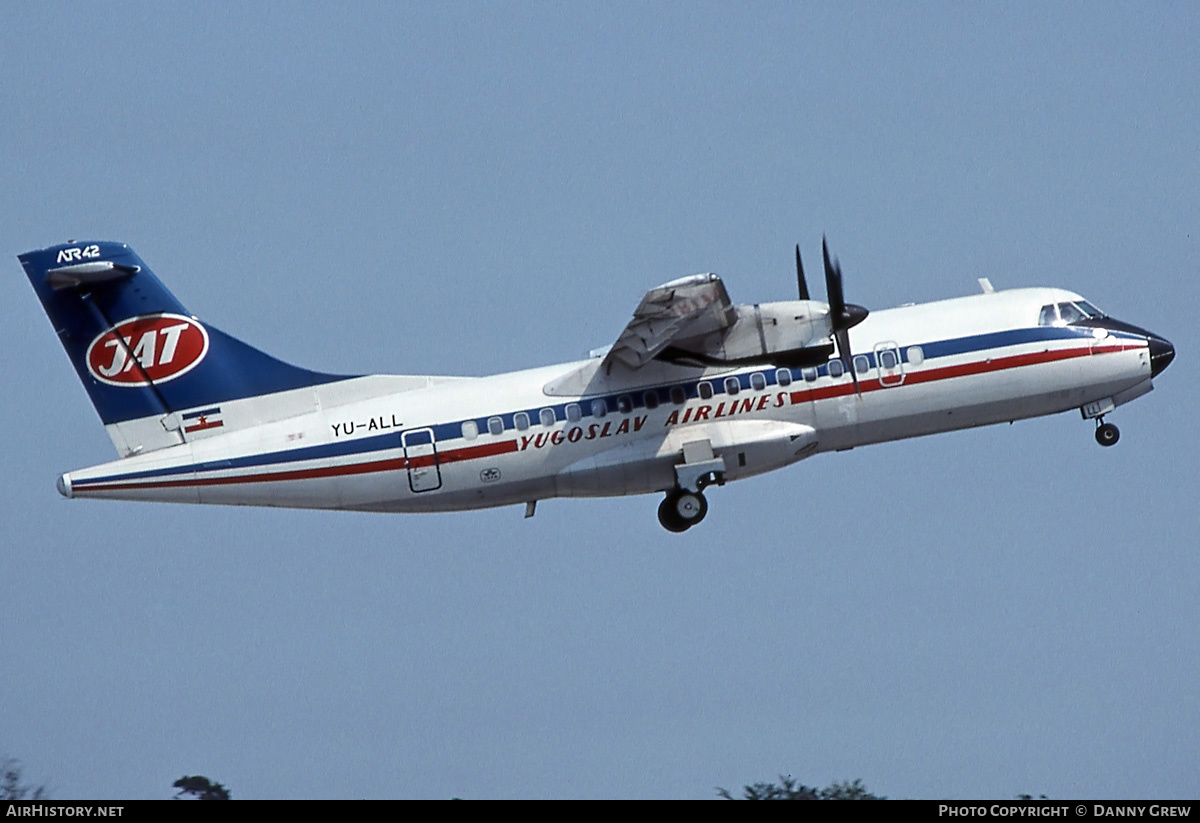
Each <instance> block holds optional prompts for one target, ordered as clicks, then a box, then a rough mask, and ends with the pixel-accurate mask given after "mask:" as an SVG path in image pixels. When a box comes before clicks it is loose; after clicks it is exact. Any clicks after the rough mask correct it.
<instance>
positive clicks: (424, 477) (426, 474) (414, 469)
mask: <svg viewBox="0 0 1200 823" xmlns="http://www.w3.org/2000/svg"><path fill="white" fill-rule="evenodd" d="M400 439H401V442H402V443H403V444H404V462H405V463H406V464H407V466H408V487H409V488H410V489H412V490H413V491H414V492H431V491H433V490H434V489H440V488H441V487H442V470H441V468H440V467H439V466H438V455H437V444H436V443H435V442H434V440H433V429H413V430H412V431H406V432H404V434H402V435H401V436H400Z"/></svg>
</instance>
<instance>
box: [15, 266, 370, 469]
mask: <svg viewBox="0 0 1200 823" xmlns="http://www.w3.org/2000/svg"><path fill="white" fill-rule="evenodd" d="M18 259H20V261H21V265H22V266H24V268H25V274H26V275H27V276H28V277H29V282H30V283H31V284H32V285H33V290H34V291H35V292H37V296H38V299H39V300H41V301H42V307H43V308H44V309H45V310H46V314H47V315H48V316H49V317H50V322H51V323H52V324H53V325H54V330H55V331H56V332H57V333H58V337H59V339H60V340H61V341H62V344H63V348H64V349H66V352H67V356H68V357H69V358H70V360H71V364H72V365H73V366H74V367H75V371H76V373H77V374H78V375H79V379H80V380H81V381H82V382H83V386H84V388H85V389H87V393H88V396H89V397H91V399H92V404H93V405H94V406H95V407H96V411H97V412H98V413H99V415H100V419H101V420H102V421H103V422H104V424H105V426H106V428H107V429H108V431H109V435H110V436H111V437H112V438H113V442H114V444H115V445H116V447H117V450H118V451H119V452H121V454H122V456H125V455H129V454H134V453H137V452H141V451H151V450H153V449H157V448H163V447H166V446H170V445H174V444H176V443H180V442H184V441H185V440H189V439H192V436H202V435H205V434H207V435H211V434H213V433H214V432H213V431H212V429H214V428H217V427H219V426H222V425H223V421H221V413H220V404H222V403H228V402H231V401H236V400H240V399H244V398H249V397H257V396H260V395H265V394H274V393H277V392H283V391H288V390H292V389H300V388H305V387H308V386H316V385H319V384H322V383H330V382H333V381H335V380H344V379H347V378H346V376H343V375H332V374H321V373H318V372H312V371H308V370H307V369H300V368H296V367H295V366H290V365H288V364H287V363H283V362H281V361H279V360H276V359H275V358H273V357H270V356H269V355H266V354H264V353H263V352H261V351H259V350H258V349H255V348H252V347H251V346H248V345H246V344H245V343H243V342H241V341H240V340H237V339H236V338H233V337H230V336H229V335H227V334H225V333H224V332H222V331H220V330H219V329H217V328H214V327H213V326H210V325H206V324H202V323H201V322H200V321H199V320H197V319H196V318H195V317H193V316H192V315H190V314H189V313H188V311H187V310H186V309H185V308H184V307H183V305H182V304H180V302H179V301H178V300H176V299H175V297H174V295H172V294H171V293H170V292H169V291H167V289H166V288H165V287H164V286H163V284H162V283H161V282H159V279H158V278H157V277H155V276H154V272H152V271H151V270H150V268H149V267H148V266H147V265H146V264H145V263H144V262H142V259H141V258H140V257H138V256H137V254H135V253H134V251H133V250H132V249H131V248H129V246H127V245H125V244H124V243H110V242H99V243H97V242H86V243H76V242H71V243H66V244H63V245H59V246H51V247H50V248H47V249H42V250H40V251H31V252H27V253H25V254H22V255H20V257H19V258H18ZM214 408H215V411H214ZM205 412H208V413H207V414H205Z"/></svg>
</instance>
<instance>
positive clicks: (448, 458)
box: [72, 440, 517, 494]
mask: <svg viewBox="0 0 1200 823" xmlns="http://www.w3.org/2000/svg"><path fill="white" fill-rule="evenodd" d="M516 450H517V441H516V440H504V441H501V442H499V443H487V444H484V445H481V446H468V447H466V448H461V449H449V450H447V451H444V452H440V453H439V454H438V462H439V463H456V462H459V461H462V460H476V459H478V458H481V457H492V456H494V455H497V454H506V453H507V452H515V451H516ZM421 464H424V465H430V466H432V465H433V455H429V456H428V457H423V458H415V459H414V460H413V461H412V465H413V467H414V468H416V467H417V466H418V465H421ZM406 468H408V463H407V462H406V461H405V459H404V458H403V457H396V458H392V459H390V460H373V461H371V462H369V463H352V464H349V465H345V466H322V467H320V468H315V469H293V470H292V471H282V472H260V473H259V474H242V475H238V476H236V477H197V478H186V479H183V480H158V481H146V482H142V483H101V484H98V485H95V486H84V485H76V486H74V488H73V490H72V491H73V492H74V493H76V494H86V493H87V492H105V491H121V490H123V489H134V490H136V489H178V488H184V487H189V486H229V485H233V484H236V483H275V482H280V481H283V480H312V479H315V478H319V477H338V476H343V475H353V474H370V473H372V472H388V471H403V470H404V469H406Z"/></svg>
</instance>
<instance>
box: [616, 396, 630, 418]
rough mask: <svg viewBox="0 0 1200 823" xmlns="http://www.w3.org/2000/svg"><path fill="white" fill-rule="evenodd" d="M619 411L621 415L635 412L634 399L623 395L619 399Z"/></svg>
mask: <svg viewBox="0 0 1200 823" xmlns="http://www.w3.org/2000/svg"><path fill="white" fill-rule="evenodd" d="M617 411H618V412H620V413H621V414H629V413H630V412H631V411H633V398H632V397H630V396H629V395H627V394H623V395H621V396H620V397H618V398H617Z"/></svg>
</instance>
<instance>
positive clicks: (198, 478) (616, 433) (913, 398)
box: [60, 289, 1151, 512]
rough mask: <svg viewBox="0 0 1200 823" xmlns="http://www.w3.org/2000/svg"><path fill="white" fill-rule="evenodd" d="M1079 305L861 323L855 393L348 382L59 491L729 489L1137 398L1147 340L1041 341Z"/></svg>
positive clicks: (1008, 294)
mask: <svg viewBox="0 0 1200 823" xmlns="http://www.w3.org/2000/svg"><path fill="white" fill-rule="evenodd" d="M1075 299H1079V298H1078V295H1074V294H1072V293H1070V292H1065V291H1061V290H1058V289H1018V290H1012V291H1005V292H996V293H987V294H980V295H975V296H971V297H964V298H958V299H954V300H946V301H942V302H939V303H931V304H923V305H917V306H907V307H901V308H896V309H889V310H884V311H876V312H873V313H872V314H871V315H870V316H869V317H868V318H867V319H866V320H865V321H864V322H862V323H861V325H858V326H856V327H855V328H854V329H853V330H852V332H851V341H852V350H853V352H854V354H855V355H856V359H858V358H865V360H861V361H860V368H859V369H858V375H857V376H858V390H857V391H856V387H855V384H854V382H853V380H852V378H851V375H850V374H848V373H847V374H840V375H839V374H838V373H837V372H839V371H840V368H839V366H840V363H839V362H838V361H837V360H836V359H835V360H831V361H830V362H829V363H828V364H826V365H823V366H821V367H820V368H819V369H798V368H797V369H776V368H775V367H773V366H771V367H764V366H748V367H739V368H733V369H730V368H725V369H721V368H706V369H701V368H690V367H682V366H672V365H666V364H659V363H652V364H649V365H647V366H645V367H644V368H641V369H637V370H627V369H623V368H622V369H613V370H612V372H611V373H608V374H605V373H603V370H602V365H601V364H602V360H601V359H599V358H593V359H591V360H585V361H580V362H575V363H568V364H563V365H557V366H547V367H543V368H537V369H531V370H527V371H520V372H512V373H508V374H500V375H495V376H492V377H483V378H428V379H425V378H421V379H416V378H404V377H396V378H389V377H385V376H376V377H363V378H352V379H348V380H345V381H341V382H335V383H329V384H326V385H322V386H317V387H313V388H306V389H297V390H293V391H289V392H281V393H279V394H278V395H273V396H267V397H256V398H249V399H245V400H237V401H229V402H226V403H222V404H220V408H219V411H218V412H217V413H216V416H219V421H220V422H219V423H210V424H207V425H208V426H209V427H195V426H193V427H192V428H194V429H196V430H195V431H192V432H189V433H187V434H185V435H183V437H185V438H186V439H185V442H183V443H180V444H179V445H174V446H169V447H167V448H162V449H158V450H156V451H152V452H149V453H146V454H131V455H130V456H128V457H125V458H123V459H121V460H118V461H115V462H112V463H108V464H105V465H101V466H96V467H93V468H90V469H85V470H82V471H77V472H73V473H71V474H69V475H64V476H63V478H62V480H60V489H61V490H62V491H63V492H64V494H68V495H69V496H80V497H105V498H116V499H127V500H156V501H175V502H190V503H219V504H230V505H261V506H290V507H304V508H330V509H353V510H362V511H389V512H422V511H448V510H455V509H470V508H482V507H489V506H502V505H508V504H513V503H522V502H529V501H537V500H542V499H547V498H552V497H572V496H610V495H624V494H640V493H647V492H655V491H661V490H666V489H670V488H672V487H673V486H674V485H675V484H676V482H677V475H676V468H677V466H678V465H679V464H680V463H681V462H682V461H683V459H684V458H683V457H682V455H686V453H687V451H688V449H689V448H690V447H691V446H692V445H694V444H697V443H702V444H704V445H705V448H706V449H711V454H712V456H715V458H717V459H720V460H723V462H724V479H726V480H737V479H740V478H743V477H748V476H752V475H755V474H760V473H762V472H765V471H770V470H772V469H776V468H780V467H782V466H785V465H788V464H790V463H794V462H796V461H798V460H801V459H803V458H804V457H807V456H810V455H812V454H816V453H819V452H824V451H832V450H840V449H848V448H853V447H855V446H861V445H865V444H869V443H878V442H883V441H888V440H896V439H900V438H905V437H915V436H919V435H925V434H933V433H936V432H944V431H951V430H954V429H962V428H967V427H971V426H982V425H987V424H991V423H1000V422H1005V421H1012V420H1018V419H1022V418H1028V417H1035V416H1039V415H1045V414H1053V413H1057V412H1061V411H1066V410H1070V409H1078V408H1081V407H1083V406H1085V405H1087V404H1089V403H1093V402H1096V401H1101V400H1106V401H1107V400H1111V401H1112V405H1120V404H1121V403H1123V402H1127V401H1128V400H1131V399H1133V398H1135V397H1138V396H1140V395H1141V394H1144V393H1145V392H1147V391H1149V390H1150V388H1151V382H1150V381H1151V364H1150V356H1149V351H1148V347H1147V343H1146V341H1145V340H1144V339H1142V338H1139V337H1137V336H1136V335H1133V334H1125V333H1122V332H1106V331H1103V330H1093V329H1088V328H1078V327H1067V326H1043V325H1038V309H1039V307H1041V306H1043V305H1045V304H1048V303H1055V302H1056V301H1067V300H1075ZM648 397H649V399H647V398H648ZM679 401H682V402H679ZM191 419H197V418H195V417H194V415H193V416H192V417H191ZM215 419H216V418H215V417H214V420H215ZM126 425H127V426H128V425H129V424H126ZM134 425H135V427H136V425H137V424H134ZM141 425H143V426H144V427H153V426H159V427H160V428H161V426H162V421H160V420H157V419H150V418H147V419H146V420H145V422H144V423H143V424H141ZM184 431H186V428H185V429H184ZM110 433H111V434H113V438H114V441H117V445H118V448H121V442H120V433H119V432H116V431H114V430H113V427H110Z"/></svg>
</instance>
